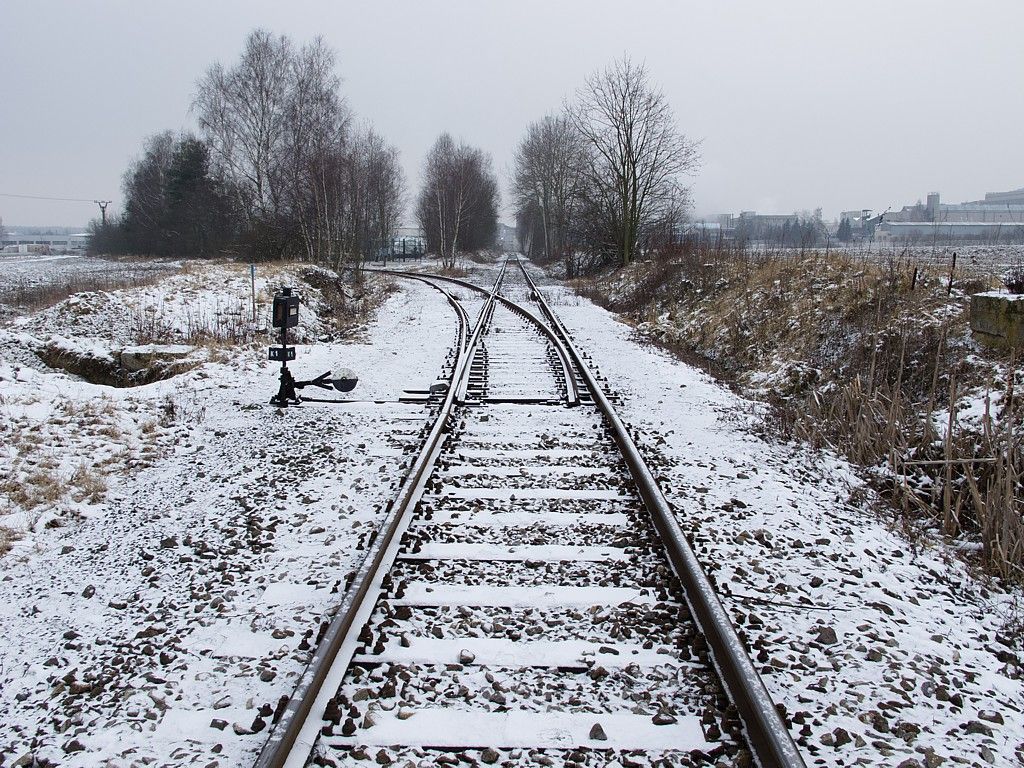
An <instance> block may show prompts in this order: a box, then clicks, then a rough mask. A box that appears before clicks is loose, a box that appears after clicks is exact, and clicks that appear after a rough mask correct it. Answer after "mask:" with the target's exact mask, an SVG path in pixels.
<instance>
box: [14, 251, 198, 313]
mask: <svg viewBox="0 0 1024 768" xmlns="http://www.w3.org/2000/svg"><path fill="white" fill-rule="evenodd" d="M179 266H180V262H177V261H169V260H153V259H147V260H141V259H139V260H136V259H101V258H96V257H92V256H85V255H83V254H55V255H40V254H0V271H2V272H3V275H4V280H3V282H2V284H0V316H3V315H4V314H5V313H8V312H11V311H13V308H12V307H10V306H3V305H18V304H25V303H28V304H30V305H34V304H35V303H36V301H37V300H38V299H39V298H42V297H43V296H44V295H52V294H53V293H54V292H57V291H65V292H69V293H72V292H75V291H86V290H90V291H92V290H100V289H112V288H120V287H129V286H134V285H140V284H143V283H147V282H151V281H153V280H156V279H159V278H160V277H161V276H163V275H167V274H170V273H172V272H175V271H177V270H178V268H179Z"/></svg>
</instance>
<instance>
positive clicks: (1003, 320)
mask: <svg viewBox="0 0 1024 768" xmlns="http://www.w3.org/2000/svg"><path fill="white" fill-rule="evenodd" d="M971 331H973V333H974V337H975V338H976V339H978V340H979V341H982V342H984V343H986V344H988V345H990V346H993V347H999V348H1003V349H1008V348H1010V347H1016V348H1017V349H1024V295H1017V296H1015V295H1012V294H1009V293H999V292H996V291H989V292H987V293H976V294H974V295H973V296H971Z"/></svg>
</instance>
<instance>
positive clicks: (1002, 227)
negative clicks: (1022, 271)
mask: <svg viewBox="0 0 1024 768" xmlns="http://www.w3.org/2000/svg"><path fill="white" fill-rule="evenodd" d="M876 237H878V238H879V239H881V240H894V239H895V240H931V241H935V240H942V241H948V240H983V241H985V242H999V241H1004V242H1005V241H1009V240H1014V241H1020V240H1024V189H1017V190H1012V191H1010V192H989V193H987V194H986V195H985V199H984V200H972V201H970V202H966V203H943V202H942V200H941V198H940V196H939V193H938V192H932V193H931V194H929V195H928V197H927V198H926V202H925V203H924V204H923V205H922V204H921V203H920V202H918V203H917V204H916V205H905V206H903V208H901V209H900V210H898V211H893V212H887V213H885V214H883V215H882V216H881V221H880V223H879V225H878V227H877V229H876Z"/></svg>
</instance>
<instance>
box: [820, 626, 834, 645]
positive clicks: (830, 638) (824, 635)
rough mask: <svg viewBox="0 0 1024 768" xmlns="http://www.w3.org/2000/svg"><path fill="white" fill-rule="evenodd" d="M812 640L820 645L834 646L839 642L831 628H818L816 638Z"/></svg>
mask: <svg viewBox="0 0 1024 768" xmlns="http://www.w3.org/2000/svg"><path fill="white" fill-rule="evenodd" d="M814 640H815V642H817V643H821V644H822V645H835V644H836V643H838V642H839V638H838V637H837V636H836V631H835V630H834V629H832V627H819V628H818V636H817V637H816V638H814Z"/></svg>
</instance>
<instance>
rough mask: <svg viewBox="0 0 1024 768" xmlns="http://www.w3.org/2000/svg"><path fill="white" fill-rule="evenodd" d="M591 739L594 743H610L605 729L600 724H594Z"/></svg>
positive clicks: (591, 729)
mask: <svg viewBox="0 0 1024 768" xmlns="http://www.w3.org/2000/svg"><path fill="white" fill-rule="evenodd" d="M590 738H592V739H593V740H594V741H608V734H606V733H605V732H604V728H602V727H601V724H600V723H594V725H593V726H592V727H591V728H590Z"/></svg>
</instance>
